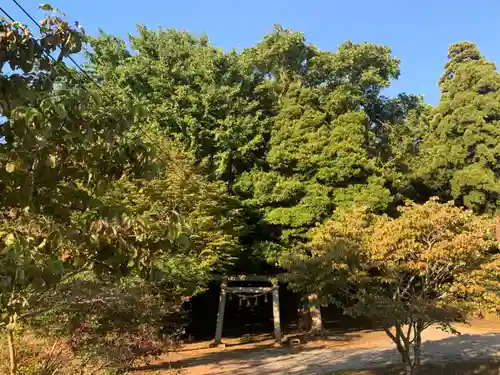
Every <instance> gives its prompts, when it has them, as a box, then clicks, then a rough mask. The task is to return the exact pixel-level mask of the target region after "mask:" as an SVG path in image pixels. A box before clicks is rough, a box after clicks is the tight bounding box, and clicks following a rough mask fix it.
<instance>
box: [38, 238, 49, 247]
mask: <svg viewBox="0 0 500 375" xmlns="http://www.w3.org/2000/svg"><path fill="white" fill-rule="evenodd" d="M46 244H47V239H46V238H44V239H43V241H42V242H41V243H40V245H38V248H39V249H43V248H44V247H45V245H46Z"/></svg>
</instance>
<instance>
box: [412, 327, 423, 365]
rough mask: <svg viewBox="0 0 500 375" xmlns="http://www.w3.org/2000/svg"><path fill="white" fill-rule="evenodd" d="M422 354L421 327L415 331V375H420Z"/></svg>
mask: <svg viewBox="0 0 500 375" xmlns="http://www.w3.org/2000/svg"><path fill="white" fill-rule="evenodd" d="M421 354H422V332H421V329H420V328H419V327H417V328H416V329H415V342H414V344H413V361H414V374H415V375H418V374H420V357H421Z"/></svg>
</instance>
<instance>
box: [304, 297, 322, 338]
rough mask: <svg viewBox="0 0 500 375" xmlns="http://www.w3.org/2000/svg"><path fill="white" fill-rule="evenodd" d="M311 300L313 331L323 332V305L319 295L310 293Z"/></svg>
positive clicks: (310, 310)
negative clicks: (319, 300)
mask: <svg viewBox="0 0 500 375" xmlns="http://www.w3.org/2000/svg"><path fill="white" fill-rule="evenodd" d="M307 299H308V301H309V314H310V315H311V332H312V333H321V332H322V331H323V320H322V319H321V306H320V305H319V303H318V295H317V294H310V295H309V296H308V298H307Z"/></svg>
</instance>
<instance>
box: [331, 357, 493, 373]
mask: <svg viewBox="0 0 500 375" xmlns="http://www.w3.org/2000/svg"><path fill="white" fill-rule="evenodd" d="M499 369H500V362H499V361H493V360H489V361H484V360H483V361H468V362H459V363H448V364H443V365H426V366H423V367H422V371H421V375H499V374H500V370H499ZM400 374H401V367H399V366H397V367H396V366H392V367H382V368H375V369H371V370H352V371H337V372H334V373H332V374H331V375H400Z"/></svg>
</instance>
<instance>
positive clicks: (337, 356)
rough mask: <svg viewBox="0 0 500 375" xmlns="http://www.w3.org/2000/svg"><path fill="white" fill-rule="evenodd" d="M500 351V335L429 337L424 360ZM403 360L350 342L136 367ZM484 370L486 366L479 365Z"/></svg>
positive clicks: (308, 366)
mask: <svg viewBox="0 0 500 375" xmlns="http://www.w3.org/2000/svg"><path fill="white" fill-rule="evenodd" d="M499 353H500V334H484V335H471V334H463V335H459V336H452V337H448V338H445V339H441V340H435V341H427V342H425V343H424V345H423V351H422V354H423V361H424V363H426V362H431V361H432V362H433V363H439V362H443V363H444V362H458V361H464V360H467V361H470V360H477V359H484V358H494V357H497V356H498V355H499ZM399 361H400V358H399V355H398V353H397V352H396V350H395V349H392V348H391V349H387V348H382V349H374V348H370V349H367V348H359V347H358V348H356V347H352V346H351V347H350V346H348V345H346V346H339V347H336V348H330V347H329V348H326V347H314V348H304V349H303V350H302V351H301V352H299V353H297V354H291V353H290V352H289V350H288V349H287V348H283V347H279V348H275V347H273V346H272V345H263V346H261V347H258V348H252V349H232V350H223V351H220V352H210V353H203V354H201V355H200V356H197V357H193V358H189V359H184V360H179V361H177V362H172V363H169V362H166V363H158V364H155V365H151V366H148V367H142V368H137V369H135V370H143V371H144V370H161V369H167V368H171V367H175V368H185V369H191V368H192V369H195V368H197V367H198V366H203V372H198V373H199V374H206V375H219V374H220V375H228V374H231V375H277V374H292V375H306V374H307V375H314V374H327V373H330V372H333V371H341V370H352V369H363V368H373V367H382V366H388V365H391V364H394V363H399ZM497 368H498V367H497ZM487 370H488V369H485V370H484V371H487ZM479 371H481V370H480V369H479ZM497 371H498V370H497ZM448 373H449V372H447V374H448ZM374 374H375V373H374ZM380 374H382V373H380ZM438 374H439V372H438ZM475 374H476V373H475ZM477 374H481V375H483V374H484V375H486V374H489V373H488V372H483V373H482V372H477ZM377 375H378V374H377Z"/></svg>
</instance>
